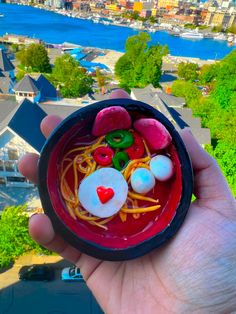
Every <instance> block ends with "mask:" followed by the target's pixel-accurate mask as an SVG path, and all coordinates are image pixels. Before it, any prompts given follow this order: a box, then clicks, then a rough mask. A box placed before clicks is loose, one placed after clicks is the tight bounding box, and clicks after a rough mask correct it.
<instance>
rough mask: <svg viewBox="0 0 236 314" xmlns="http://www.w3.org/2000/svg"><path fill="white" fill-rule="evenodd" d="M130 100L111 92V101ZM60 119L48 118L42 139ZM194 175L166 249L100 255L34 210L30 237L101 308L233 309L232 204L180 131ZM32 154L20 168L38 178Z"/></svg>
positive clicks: (235, 212) (235, 250)
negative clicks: (68, 267)
mask: <svg viewBox="0 0 236 314" xmlns="http://www.w3.org/2000/svg"><path fill="white" fill-rule="evenodd" d="M117 97H126V98H127V97H128V95H127V94H126V93H124V92H123V91H116V92H115V93H114V94H113V95H112V98H117ZM60 121H61V119H59V118H58V117H56V116H48V117H46V118H45V119H44V120H43V122H42V124H41V129H42V132H43V134H44V135H45V136H46V137H47V136H48V135H49V134H50V132H51V131H52V130H53V129H54V127H55V126H56V125H57V124H58V123H59V122H60ZM181 135H182V138H183V140H184V142H185V145H186V147H187V149H188V151H189V154H190V157H191V160H192V164H193V168H194V174H195V181H194V183H195V188H194V194H195V196H196V200H195V201H194V202H193V203H192V205H191V207H190V209H189V213H188V215H187V218H186V220H185V222H184V224H183V226H182V227H181V229H180V230H179V231H178V233H177V235H176V236H175V237H174V238H173V239H172V240H171V241H170V242H169V243H168V244H166V245H164V246H163V247H161V248H159V249H156V250H154V251H153V252H151V253H149V254H147V255H145V256H143V257H141V258H138V259H135V260H131V261H126V262H107V261H101V260H97V259H95V258H92V257H90V256H87V255H85V254H81V253H80V252H79V251H78V250H76V249H75V248H73V247H72V246H70V245H69V244H67V243H66V241H65V240H64V239H62V238H61V237H60V236H59V235H57V234H55V233H54V230H53V228H52V225H51V222H50V220H49V218H48V217H47V216H46V215H42V214H41V215H34V216H33V217H32V218H31V219H30V224H29V231H30V234H31V236H32V237H33V239H34V240H35V241H37V242H38V243H40V244H41V245H43V246H44V247H46V248H48V249H49V250H52V251H55V252H57V253H58V254H60V255H61V256H62V257H64V258H65V259H67V260H69V261H70V262H72V263H74V264H75V265H77V266H78V267H79V268H80V269H81V272H82V274H83V276H84V278H85V280H86V282H87V285H88V287H89V288H90V289H91V291H92V293H93V294H94V296H95V298H96V299H97V301H98V302H99V304H100V305H101V307H102V309H103V310H104V311H105V313H112V314H118V313H119V314H123V313H137V314H138V313H142V314H144V313H145V314H149V313H151V314H152V313H181V314H182V313H214V314H215V313H232V312H233V311H234V310H236V205H235V200H234V198H233V196H232V194H231V192H230V190H229V187H228V185H227V183H226V181H225V179H224V177H223V175H222V173H221V171H220V169H219V167H218V166H217V164H216V162H215V160H214V159H212V158H211V157H210V156H209V155H208V154H207V153H206V152H205V151H204V150H203V149H202V148H201V147H200V146H199V145H198V143H197V142H196V140H195V139H194V137H193V136H192V134H191V133H190V132H189V131H188V130H184V131H183V132H181ZM37 160H38V156H37V155H36V154H28V155H26V156H25V157H23V159H22V160H21V161H20V164H19V170H20V171H21V173H22V174H23V175H24V176H26V177H27V178H29V179H30V180H31V181H33V182H35V183H37V174H36V173H37V171H36V170H37Z"/></svg>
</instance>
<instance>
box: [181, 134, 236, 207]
mask: <svg viewBox="0 0 236 314" xmlns="http://www.w3.org/2000/svg"><path fill="white" fill-rule="evenodd" d="M180 135H181V137H182V139H183V141H184V143H185V145H186V147H187V150H188V152H189V155H190V158H191V160H192V165H193V171H194V194H195V196H196V198H197V199H198V200H201V201H202V200H204V201H213V200H214V201H216V200H221V201H222V200H226V199H227V200H229V199H232V194H231V191H230V189H229V186H228V184H227V182H226V180H225V178H224V176H223V174H222V172H221V170H220V168H219V166H218V164H217V162H216V160H215V159H213V158H212V157H211V156H210V155H209V154H208V153H207V152H206V151H205V150H204V149H203V148H202V147H201V146H200V145H199V144H198V142H197V141H196V139H195V138H194V136H193V135H192V133H191V131H190V130H188V129H187V128H186V129H184V130H182V131H181V132H180Z"/></svg>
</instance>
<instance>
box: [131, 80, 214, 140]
mask: <svg viewBox="0 0 236 314" xmlns="http://www.w3.org/2000/svg"><path fill="white" fill-rule="evenodd" d="M131 91H132V95H133V96H134V97H135V99H137V100H140V101H143V102H146V103H148V104H150V105H151V106H153V107H154V108H156V109H157V110H159V111H160V112H161V113H162V114H164V115H165V116H166V117H167V118H168V119H169V120H170V121H171V122H172V124H173V125H174V126H175V128H176V129H177V130H181V129H183V128H185V127H190V129H191V131H192V133H193V135H194V136H195V138H196V139H197V141H198V142H199V144H201V145H202V144H210V143H211V135H210V130H209V129H205V128H202V127H201V121H200V119H199V118H195V117H193V114H192V110H191V109H190V108H184V107H183V106H184V99H183V98H181V97H174V96H172V95H169V94H166V93H164V92H162V91H161V90H160V89H155V88H154V87H153V86H152V85H148V86H147V87H145V88H143V89H137V88H132V90H131Z"/></svg>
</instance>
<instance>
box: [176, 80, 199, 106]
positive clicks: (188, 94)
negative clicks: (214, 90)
mask: <svg viewBox="0 0 236 314" xmlns="http://www.w3.org/2000/svg"><path fill="white" fill-rule="evenodd" d="M171 92H172V94H173V95H174V96H176V97H184V98H185V100H186V104H187V105H188V106H190V107H191V104H193V103H195V101H197V103H198V102H199V99H200V97H201V92H200V91H199V90H198V88H197V87H196V86H195V85H194V84H193V83H191V82H186V81H181V80H176V81H174V83H173V85H172V88H171Z"/></svg>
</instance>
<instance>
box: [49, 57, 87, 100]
mask: <svg viewBox="0 0 236 314" xmlns="http://www.w3.org/2000/svg"><path fill="white" fill-rule="evenodd" d="M52 79H53V82H54V85H55V86H60V93H61V94H62V96H63V97H67V98H71V97H72V98H74V97H82V96H84V95H86V94H87V93H88V92H90V91H91V90H92V85H93V79H92V78H91V77H90V76H88V75H87V73H86V70H85V69H84V68H82V67H81V66H80V64H79V62H77V61H76V60H75V59H74V58H73V57H72V56H70V55H68V54H65V55H63V56H61V57H58V58H57V59H56V60H55V65H54V68H53V71H52Z"/></svg>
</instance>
